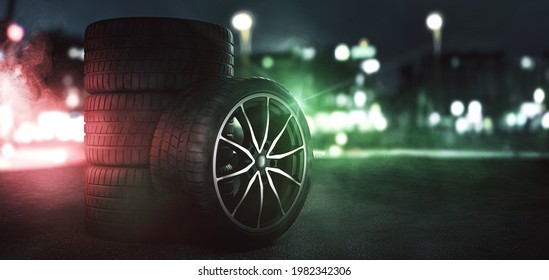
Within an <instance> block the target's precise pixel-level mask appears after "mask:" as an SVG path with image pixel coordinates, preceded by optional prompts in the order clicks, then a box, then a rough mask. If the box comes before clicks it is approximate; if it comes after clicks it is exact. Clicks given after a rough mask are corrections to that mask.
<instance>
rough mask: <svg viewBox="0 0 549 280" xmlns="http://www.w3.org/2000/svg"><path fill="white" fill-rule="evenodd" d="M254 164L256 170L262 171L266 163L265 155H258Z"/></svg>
mask: <svg viewBox="0 0 549 280" xmlns="http://www.w3.org/2000/svg"><path fill="white" fill-rule="evenodd" d="M255 162H256V166H257V168H258V169H260V170H261V169H264V168H265V165H266V163H267V157H265V155H259V156H258V157H257V159H256V160H255Z"/></svg>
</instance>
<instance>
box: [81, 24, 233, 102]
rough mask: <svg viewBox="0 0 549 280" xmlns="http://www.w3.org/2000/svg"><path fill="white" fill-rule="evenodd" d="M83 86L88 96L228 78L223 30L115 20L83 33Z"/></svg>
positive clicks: (228, 47)
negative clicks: (90, 94) (88, 93)
mask: <svg viewBox="0 0 549 280" xmlns="http://www.w3.org/2000/svg"><path fill="white" fill-rule="evenodd" d="M84 48H85V65H84V73H85V78H84V85H85V87H86V89H87V91H88V92H90V93H106V92H144V91H146V92H153V91H162V92H166V91H183V90H185V89H186V88H187V87H188V86H190V85H192V84H195V83H197V82H201V81H208V80H215V79H220V78H226V77H232V76H233V75H234V68H233V65H234V45H233V36H232V33H231V32H230V30H228V29H227V28H225V27H222V26H219V25H216V24H212V23H205V22H200V21H194V20H187V19H173V18H118V19H109V20H103V21H98V22H95V23H92V24H91V25H89V26H88V28H87V29H86V32H85V40H84Z"/></svg>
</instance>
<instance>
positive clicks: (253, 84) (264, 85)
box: [200, 78, 313, 243]
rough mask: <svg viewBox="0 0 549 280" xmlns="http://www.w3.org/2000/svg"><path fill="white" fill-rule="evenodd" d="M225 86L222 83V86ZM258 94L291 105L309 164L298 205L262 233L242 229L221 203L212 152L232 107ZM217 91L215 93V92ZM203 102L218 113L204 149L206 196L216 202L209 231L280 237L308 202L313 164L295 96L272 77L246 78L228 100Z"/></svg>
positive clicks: (241, 236) (247, 238) (259, 237)
mask: <svg viewBox="0 0 549 280" xmlns="http://www.w3.org/2000/svg"><path fill="white" fill-rule="evenodd" d="M223 86H224V85H221V87H223ZM258 93H267V94H272V95H274V96H276V97H278V98H280V99H281V100H283V101H284V102H286V104H287V105H288V106H289V107H290V109H291V110H292V111H293V112H294V113H295V115H296V117H297V119H296V120H297V121H298V122H299V123H300V124H301V129H302V132H303V135H304V141H305V143H304V145H305V146H306V147H307V149H306V152H307V161H306V162H305V164H306V173H305V174H304V180H303V186H302V188H303V189H302V191H301V192H300V193H299V197H297V198H296V201H295V205H294V206H293V207H292V210H291V211H290V213H289V214H288V215H286V216H285V217H283V218H282V219H283V220H282V221H281V222H280V224H279V225H278V226H275V227H273V228H272V229H269V230H266V231H262V232H250V231H245V230H244V229H242V228H240V227H239V226H237V225H235V224H234V223H233V222H232V221H231V220H230V219H229V218H228V217H227V214H226V213H225V211H224V210H223V208H222V206H221V202H220V201H219V198H218V195H217V191H216V188H215V187H214V186H215V179H214V173H213V169H214V162H213V154H214V147H215V145H216V141H217V135H218V133H219V131H220V129H221V127H222V125H223V124H224V122H225V120H226V118H227V115H228V114H229V113H231V110H232V109H233V108H234V106H235V105H236V104H238V103H239V102H241V101H242V100H243V99H245V98H246V97H248V96H251V95H254V94H258ZM212 94H215V93H212ZM201 99H202V101H203V102H200V103H202V104H204V106H203V107H204V108H211V109H213V110H214V111H215V112H216V113H215V114H214V116H212V117H211V119H210V122H209V124H208V140H207V141H206V142H205V145H204V147H203V148H204V150H205V151H208V152H207V157H208V165H207V167H206V169H207V170H205V171H206V174H207V176H206V180H205V181H206V186H207V187H206V188H207V195H208V196H209V200H210V201H213V202H214V203H213V204H214V205H211V212H212V213H209V214H208V216H207V217H206V219H207V220H209V222H207V223H206V224H207V225H210V226H213V228H210V230H213V233H214V235H218V234H223V235H227V234H230V235H232V237H233V238H236V240H237V241H238V240H239V239H240V240H241V241H247V242H249V241H252V242H260V243H263V242H269V241H272V240H274V239H276V238H277V237H279V236H280V235H281V234H283V233H284V232H285V231H286V230H287V229H288V228H289V227H290V226H291V225H292V224H293V222H294V221H295V219H296V218H297V216H298V215H299V213H300V212H301V209H302V207H303V205H304V203H305V200H306V197H307V194H308V192H309V189H310V178H309V177H310V176H309V175H310V170H311V167H312V159H313V154H312V145H311V136H310V132H309V129H308V127H307V122H306V119H305V116H304V114H303V112H302V110H301V108H300V107H299V105H298V103H297V102H296V100H295V99H294V98H293V96H292V95H291V94H290V93H289V92H288V91H287V90H286V89H285V88H284V87H282V86H281V85H279V84H278V83H275V82H273V81H271V80H268V79H264V78H252V79H249V80H245V81H244V82H243V83H241V84H239V85H238V88H237V89H236V90H234V91H233V92H232V93H231V94H228V95H227V99H226V100H225V101H226V102H223V103H218V102H214V99H209V98H201ZM220 221H221V222H222V224H219V222H220ZM220 228H223V229H230V232H229V233H227V232H224V231H219V229H220Z"/></svg>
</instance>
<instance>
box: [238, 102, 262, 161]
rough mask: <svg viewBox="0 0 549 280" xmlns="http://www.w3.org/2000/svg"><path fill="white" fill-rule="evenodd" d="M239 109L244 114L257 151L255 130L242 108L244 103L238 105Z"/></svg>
mask: <svg viewBox="0 0 549 280" xmlns="http://www.w3.org/2000/svg"><path fill="white" fill-rule="evenodd" d="M240 109H241V110H242V114H243V115H244V118H245V119H246V123H247V124H248V128H249V129H250V134H251V138H252V142H253V143H254V147H255V148H256V150H257V151H258V152H259V151H260V150H259V145H258V143H257V138H256V137H255V132H254V129H253V127H252V123H251V122H250V119H249V118H248V114H246V110H244V104H242V105H240Z"/></svg>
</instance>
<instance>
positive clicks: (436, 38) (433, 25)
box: [425, 12, 444, 55]
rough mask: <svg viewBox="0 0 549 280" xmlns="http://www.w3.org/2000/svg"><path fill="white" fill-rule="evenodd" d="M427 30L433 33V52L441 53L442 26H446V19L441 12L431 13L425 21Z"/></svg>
mask: <svg viewBox="0 0 549 280" xmlns="http://www.w3.org/2000/svg"><path fill="white" fill-rule="evenodd" d="M425 24H426V25H427V28H429V30H431V32H432V33H433V52H434V53H435V55H436V54H439V53H440V49H441V41H442V26H443V25H444V19H443V17H442V14H441V13H439V12H431V13H430V14H429V15H427V18H426V19H425Z"/></svg>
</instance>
